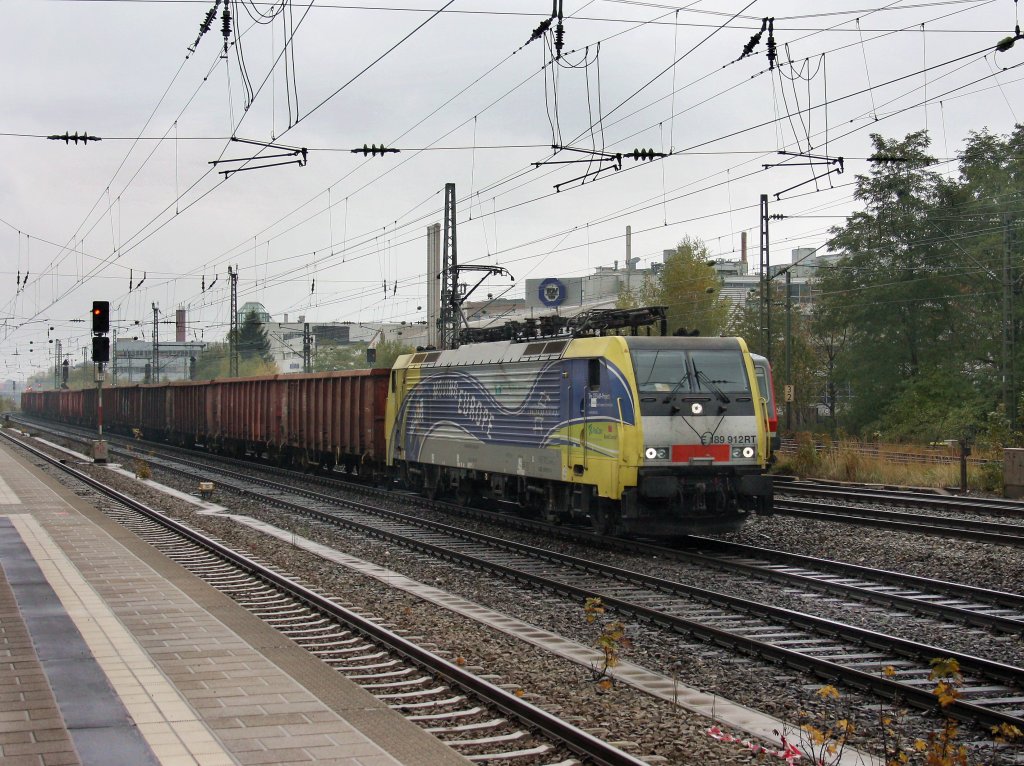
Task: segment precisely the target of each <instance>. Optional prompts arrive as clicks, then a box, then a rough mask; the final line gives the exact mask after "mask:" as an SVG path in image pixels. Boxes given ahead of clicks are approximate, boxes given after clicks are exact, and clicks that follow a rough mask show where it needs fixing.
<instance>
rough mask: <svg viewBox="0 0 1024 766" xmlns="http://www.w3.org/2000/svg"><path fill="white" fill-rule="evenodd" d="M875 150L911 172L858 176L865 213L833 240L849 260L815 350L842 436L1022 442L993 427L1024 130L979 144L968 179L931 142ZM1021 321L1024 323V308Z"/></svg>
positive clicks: (823, 300) (826, 292) (825, 281)
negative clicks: (944, 172) (937, 156)
mask: <svg viewBox="0 0 1024 766" xmlns="http://www.w3.org/2000/svg"><path fill="white" fill-rule="evenodd" d="M872 142H873V144H874V151H875V153H876V154H877V155H886V156H891V157H900V158H901V159H902V160H903V161H900V162H878V163H873V164H872V166H871V170H870V171H869V172H868V173H866V174H863V175H858V176H857V178H856V182H857V189H856V192H855V197H856V198H857V200H859V201H860V202H861V203H862V204H863V209H862V210H860V211H858V212H856V213H854V214H853V215H852V216H850V217H849V218H848V219H847V221H846V223H845V224H844V225H843V226H841V227H837V228H835V229H833V230H832V239H831V240H830V241H829V248H830V249H831V250H832V251H834V252H838V253H841V254H842V255H843V258H842V259H841V260H840V261H838V263H836V264H835V265H833V266H832V267H830V268H827V269H822V270H821V273H820V275H819V277H820V278H819V280H818V286H817V287H818V291H817V296H816V310H815V313H816V319H815V322H814V324H815V327H814V329H813V332H812V337H813V340H812V342H811V345H812V347H813V348H815V349H816V352H817V375H818V379H819V382H820V383H822V384H823V385H824V386H825V390H826V392H827V394H826V401H828V402H830V403H832V404H833V405H834V406H835V407H836V410H835V412H834V416H835V417H834V418H833V427H837V426H838V424H839V421H840V420H841V421H842V426H843V427H844V428H845V430H847V431H849V432H851V433H855V434H857V433H859V434H866V433H871V432H874V431H878V432H880V433H881V434H882V435H883V436H884V438H886V439H888V440H897V441H932V440H936V439H947V438H958V437H959V436H960V435H961V434H962V433H964V432H967V431H975V432H978V433H979V434H980V433H982V432H986V431H988V432H990V433H991V434H992V436H993V441H1002V443H1004V444H1009V443H1019V441H1020V437H1019V435H1016V434H1011V433H1005V434H1003V435H1001V436H998V435H997V434H996V433H995V431H996V430H998V429H993V428H992V424H991V423H990V422H988V421H989V413H992V412H993V411H994V410H995V409H996V405H997V403H999V402H1000V401H1002V398H1003V392H1002V390H1001V383H1000V381H1001V380H1002V371H1001V365H1002V363H1003V346H1002V332H1003V316H1002V311H1003V306H1002V302H1001V300H1000V296H1001V294H1002V289H1003V288H1002V283H1003V255H1004V250H1005V248H1006V247H1007V246H1011V245H1010V244H1009V243H1011V242H1012V237H1011V234H1010V232H1011V231H1012V230H1013V229H1017V230H1018V231H1019V230H1020V228H1021V225H1020V223H1019V222H1018V220H1017V219H1018V217H1019V212H1018V211H1017V208H1016V207H1015V203H1014V200H1017V199H1019V198H1020V194H1021V192H1022V191H1024V172H1022V171H1024V159H1022V152H1024V128H1022V127H1020V126H1018V127H1017V128H1016V129H1015V130H1014V132H1013V133H1012V134H1011V135H1009V136H995V135H992V134H990V133H988V132H986V131H982V132H980V133H972V134H971V135H970V136H969V138H968V140H967V142H966V146H965V149H964V150H963V152H961V154H960V177H959V178H958V179H946V178H943V177H941V176H940V175H939V174H938V173H936V172H935V171H933V170H932V169H931V168H932V167H933V163H934V160H933V159H932V158H931V157H930V156H929V153H928V148H929V140H928V137H927V134H926V133H924V132H923V131H922V132H917V133H911V134H909V135H907V136H906V137H904V138H903V139H887V138H884V137H882V136H879V135H873V136H872ZM1015 310H1016V311H1017V312H1018V315H1017V317H1016V319H1015V321H1016V322H1017V323H1020V322H1021V321H1022V320H1024V307H1022V306H1021V302H1020V301H1017V308H1016V309H1015ZM819 320H820V321H819ZM1016 355H1017V358H1016V359H1014V360H1012V363H1013V364H1014V365H1015V366H1016V369H1017V370H1020V369H1021V364H1020V362H1022V361H1024V358H1022V357H1024V354H1022V353H1021V352H1020V351H1017V352H1016ZM773 361H776V359H775V357H773ZM776 369H778V368H777V367H776ZM1016 377H1017V379H1021V375H1020V373H1019V372H1018V373H1017V376H1016ZM839 399H842V401H839ZM1007 422H1009V418H1007Z"/></svg>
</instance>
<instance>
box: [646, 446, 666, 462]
mask: <svg viewBox="0 0 1024 766" xmlns="http://www.w3.org/2000/svg"><path fill="white" fill-rule="evenodd" d="M644 457H645V458H647V459H648V460H668V447H648V448H647V449H646V450H644Z"/></svg>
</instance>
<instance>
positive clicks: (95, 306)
mask: <svg viewBox="0 0 1024 766" xmlns="http://www.w3.org/2000/svg"><path fill="white" fill-rule="evenodd" d="M92 331H93V332H94V333H108V332H110V301H93V302H92Z"/></svg>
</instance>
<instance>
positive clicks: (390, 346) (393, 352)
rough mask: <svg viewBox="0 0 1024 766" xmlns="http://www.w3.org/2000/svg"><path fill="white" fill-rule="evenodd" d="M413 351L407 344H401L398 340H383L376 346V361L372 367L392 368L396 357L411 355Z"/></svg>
mask: <svg viewBox="0 0 1024 766" xmlns="http://www.w3.org/2000/svg"><path fill="white" fill-rule="evenodd" d="M415 350H416V349H415V348H413V347H412V346H410V345H409V344H408V343H402V341H400V340H383V341H381V342H380V343H378V344H377V361H376V362H374V363H373V366H374V367H375V368H377V369H381V368H383V367H389V368H390V367H392V366H394V364H395V360H396V359H398V357H400V356H402V355H403V354H411V353H413V352H414V351H415Z"/></svg>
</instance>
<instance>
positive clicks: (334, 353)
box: [313, 343, 370, 372]
mask: <svg viewBox="0 0 1024 766" xmlns="http://www.w3.org/2000/svg"><path fill="white" fill-rule="evenodd" d="M369 366H370V365H368V364H367V363H366V344H365V343H351V344H348V345H345V346H336V345H333V344H331V345H326V344H321V345H320V346H319V347H318V348H317V350H316V356H315V357H313V370H314V372H331V371H334V370H365V369H366V368H368V367H369Z"/></svg>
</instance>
